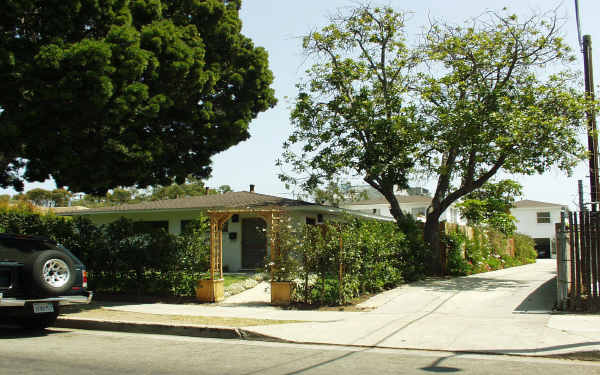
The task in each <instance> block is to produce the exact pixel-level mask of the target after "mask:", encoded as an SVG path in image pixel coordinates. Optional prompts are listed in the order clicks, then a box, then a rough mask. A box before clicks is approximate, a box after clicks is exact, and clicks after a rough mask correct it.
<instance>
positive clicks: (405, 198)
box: [344, 195, 431, 206]
mask: <svg viewBox="0 0 600 375" xmlns="http://www.w3.org/2000/svg"><path fill="white" fill-rule="evenodd" d="M396 199H397V200H398V203H399V204H402V203H423V204H430V203H431V198H429V197H424V196H422V195H396ZM372 204H389V203H388V201H387V200H386V199H385V198H374V199H367V200H364V201H356V202H348V203H346V204H344V205H345V206H350V205H352V206H360V205H364V206H368V205H372Z"/></svg>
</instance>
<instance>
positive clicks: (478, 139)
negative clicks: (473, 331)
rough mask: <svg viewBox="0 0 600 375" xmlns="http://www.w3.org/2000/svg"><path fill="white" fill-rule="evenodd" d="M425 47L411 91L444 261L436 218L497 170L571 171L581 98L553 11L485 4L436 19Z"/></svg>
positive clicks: (579, 150)
mask: <svg viewBox="0 0 600 375" xmlns="http://www.w3.org/2000/svg"><path fill="white" fill-rule="evenodd" d="M424 50H425V51H426V53H427V60H428V61H430V62H431V66H430V68H431V72H430V73H428V74H425V75H424V77H423V80H422V81H421V83H420V85H418V90H417V92H418V94H419V100H420V104H421V107H420V113H422V114H423V116H425V118H426V119H427V121H426V126H425V127H424V128H423V137H422V138H421V148H422V149H426V150H427V152H426V153H420V154H419V159H418V160H417V164H418V165H420V166H421V167H422V169H423V170H425V171H426V172H428V173H430V175H431V176H433V177H434V178H435V179H436V181H437V183H436V189H435V193H434V194H433V199H432V203H431V206H430V208H429V210H428V212H427V218H426V223H425V240H426V242H428V243H429V244H430V245H431V246H432V249H433V250H434V251H433V254H434V259H433V263H432V265H433V270H434V271H439V270H440V269H441V262H440V258H439V256H440V252H439V244H440V235H439V225H438V223H439V218H440V216H441V215H442V213H443V212H444V211H445V210H446V209H447V208H448V207H450V205H451V204H453V203H454V202H456V201H458V200H459V199H460V198H462V197H463V196H465V195H467V194H469V193H471V192H473V191H475V190H477V189H479V188H481V187H482V186H484V184H485V183H486V182H487V181H489V180H490V178H492V177H493V176H494V175H495V174H496V173H498V172H499V171H504V172H506V173H515V174H525V175H532V174H535V173H543V172H545V171H547V170H549V169H550V168H552V167H558V168H559V169H561V170H563V171H566V172H567V173H570V172H571V170H572V169H573V167H574V166H575V165H576V163H577V162H579V161H580V160H581V158H582V157H584V155H585V152H584V151H585V150H584V148H583V146H582V145H581V144H580V142H579V135H580V133H581V130H582V127H581V124H582V122H580V121H579V120H580V119H581V118H582V117H583V116H584V114H585V109H586V108H587V105H586V104H587V103H586V101H585V100H584V97H583V95H582V92H581V91H575V90H574V89H573V88H572V87H573V85H575V84H577V83H579V82H578V81H577V80H576V79H575V78H576V76H575V75H574V74H572V73H571V72H570V71H569V70H567V69H568V66H569V63H570V62H572V61H573V60H574V57H573V56H572V53H571V50H570V48H569V47H568V46H567V45H566V44H565V42H564V41H563V39H562V34H561V33H560V30H559V26H558V24H557V17H556V15H555V14H554V13H548V14H546V15H534V16H531V17H529V18H527V19H523V20H521V19H519V18H518V17H517V16H515V15H510V14H506V12H504V11H503V12H500V13H494V12H490V13H488V14H485V15H483V16H482V17H480V18H478V19H474V20H471V21H470V22H469V23H468V24H467V25H466V26H456V25H448V24H436V25H433V27H432V28H431V29H430V31H429V33H428V34H427V35H426V45H425V47H424Z"/></svg>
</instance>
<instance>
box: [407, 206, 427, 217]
mask: <svg viewBox="0 0 600 375" xmlns="http://www.w3.org/2000/svg"><path fill="white" fill-rule="evenodd" d="M426 211H427V208H426V207H415V208H411V209H410V214H411V215H412V216H413V217H425V212H426Z"/></svg>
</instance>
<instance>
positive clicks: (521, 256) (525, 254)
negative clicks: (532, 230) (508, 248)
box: [514, 233, 537, 264]
mask: <svg viewBox="0 0 600 375" xmlns="http://www.w3.org/2000/svg"><path fill="white" fill-rule="evenodd" d="M514 238H515V258H516V259H517V260H519V261H520V262H521V263H522V264H527V263H535V260H536V259H537V251H535V241H534V240H533V238H531V237H529V236H526V235H524V234H520V233H515V236H514Z"/></svg>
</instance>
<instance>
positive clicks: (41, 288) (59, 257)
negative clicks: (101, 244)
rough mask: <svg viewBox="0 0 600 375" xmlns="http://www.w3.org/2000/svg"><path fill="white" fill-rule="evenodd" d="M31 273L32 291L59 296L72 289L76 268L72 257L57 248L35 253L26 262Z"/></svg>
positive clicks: (41, 294) (36, 293) (35, 293)
mask: <svg viewBox="0 0 600 375" xmlns="http://www.w3.org/2000/svg"><path fill="white" fill-rule="evenodd" d="M25 270H26V272H29V274H30V275H31V288H30V289H31V293H32V294H34V295H39V296H58V295H61V294H64V293H66V292H67V291H69V290H71V287H72V286H73V283H74V281H75V270H74V269H73V261H72V260H71V258H70V257H68V256H67V255H65V254H64V253H62V252H60V251H57V250H46V251H41V252H37V253H34V254H33V255H32V256H31V258H30V259H29V260H28V262H26V264H25Z"/></svg>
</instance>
